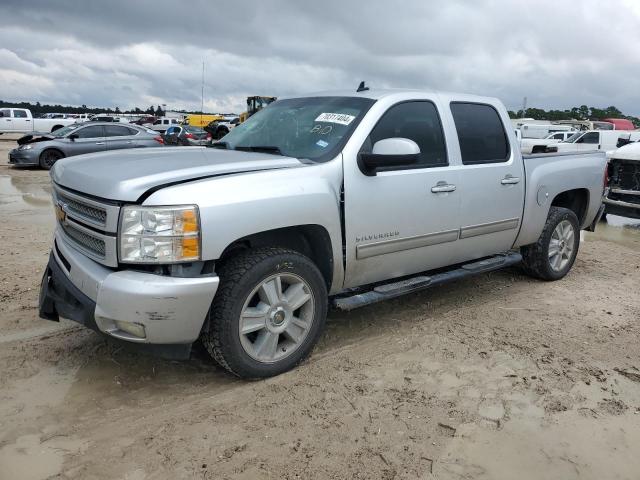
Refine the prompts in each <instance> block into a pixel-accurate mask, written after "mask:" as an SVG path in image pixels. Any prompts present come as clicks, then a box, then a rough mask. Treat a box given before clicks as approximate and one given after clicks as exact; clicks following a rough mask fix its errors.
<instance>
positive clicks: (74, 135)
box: [68, 133, 78, 142]
mask: <svg viewBox="0 0 640 480" xmlns="http://www.w3.org/2000/svg"><path fill="white" fill-rule="evenodd" d="M68 138H69V140H71V141H72V142H75V141H76V138H78V134H77V133H72V134H71V135H69V137H68Z"/></svg>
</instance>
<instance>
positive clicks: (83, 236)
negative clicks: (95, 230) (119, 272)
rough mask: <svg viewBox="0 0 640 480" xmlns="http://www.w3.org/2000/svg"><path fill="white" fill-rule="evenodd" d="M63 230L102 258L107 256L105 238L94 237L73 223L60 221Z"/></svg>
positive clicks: (83, 246)
mask: <svg viewBox="0 0 640 480" xmlns="http://www.w3.org/2000/svg"><path fill="white" fill-rule="evenodd" d="M60 226H61V227H62V230H63V231H64V233H66V234H67V236H68V237H69V238H71V239H72V240H73V241H74V242H76V243H77V244H78V245H79V246H80V247H81V248H85V249H87V250H89V251H90V252H91V253H93V254H94V255H97V256H99V257H100V258H104V257H105V253H106V246H105V243H104V240H101V239H99V238H96V237H94V236H93V235H90V234H88V233H85V232H83V231H80V230H79V229H77V228H76V227H74V226H73V225H71V224H69V223H66V222H62V223H60Z"/></svg>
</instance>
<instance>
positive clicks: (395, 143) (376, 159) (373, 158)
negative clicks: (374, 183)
mask: <svg viewBox="0 0 640 480" xmlns="http://www.w3.org/2000/svg"><path fill="white" fill-rule="evenodd" d="M419 157H420V147H418V144H417V143H416V142H414V141H413V140H409V139H408V138H398V137H395V138H385V139H384V140H379V141H377V142H376V143H375V144H374V145H373V150H372V151H371V153H361V154H360V155H358V165H359V166H360V170H362V173H364V174H365V175H367V176H369V177H373V176H375V175H376V173H377V172H378V171H379V170H384V169H385V168H388V167H392V168H393V167H395V168H396V169H400V168H402V167H411V166H412V165H415V164H416V163H417V162H418V158H419Z"/></svg>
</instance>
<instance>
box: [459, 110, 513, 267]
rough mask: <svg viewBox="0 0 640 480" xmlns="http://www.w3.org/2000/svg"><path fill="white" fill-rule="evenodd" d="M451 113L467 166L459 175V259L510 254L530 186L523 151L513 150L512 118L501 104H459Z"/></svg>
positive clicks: (462, 158) (462, 161)
mask: <svg viewBox="0 0 640 480" xmlns="http://www.w3.org/2000/svg"><path fill="white" fill-rule="evenodd" d="M450 112H451V115H452V117H453V122H454V124H455V128H456V131H457V133H458V144H459V147H460V158H461V163H462V165H461V166H460V167H459V171H458V174H459V176H458V184H459V190H458V191H459V194H460V214H459V216H458V220H459V224H458V226H459V228H460V240H459V241H458V242H457V249H458V253H459V254H458V259H459V261H465V260H470V259H475V258H481V257H484V256H488V255H492V254H495V253H498V252H502V251H505V250H509V249H510V248H511V246H512V245H513V243H514V241H515V239H516V236H517V234H518V230H519V226H520V220H521V218H522V210H523V205H524V190H525V182H524V166H523V162H522V156H521V155H520V153H519V152H518V145H517V144H514V145H511V144H510V142H509V137H508V136H507V130H506V128H505V126H506V125H509V128H510V121H509V118H508V116H507V113H506V111H504V107H502V106H501V105H499V104H497V103H496V104H495V105H491V104H486V103H474V102H466V101H465V102H462V101H455V100H454V101H452V102H451V103H450ZM514 143H515V142H514Z"/></svg>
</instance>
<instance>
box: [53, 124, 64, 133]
mask: <svg viewBox="0 0 640 480" xmlns="http://www.w3.org/2000/svg"><path fill="white" fill-rule="evenodd" d="M59 128H62V125H54V126H53V128H52V129H51V131H52V132H55V131H56V130H58V129H59Z"/></svg>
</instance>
